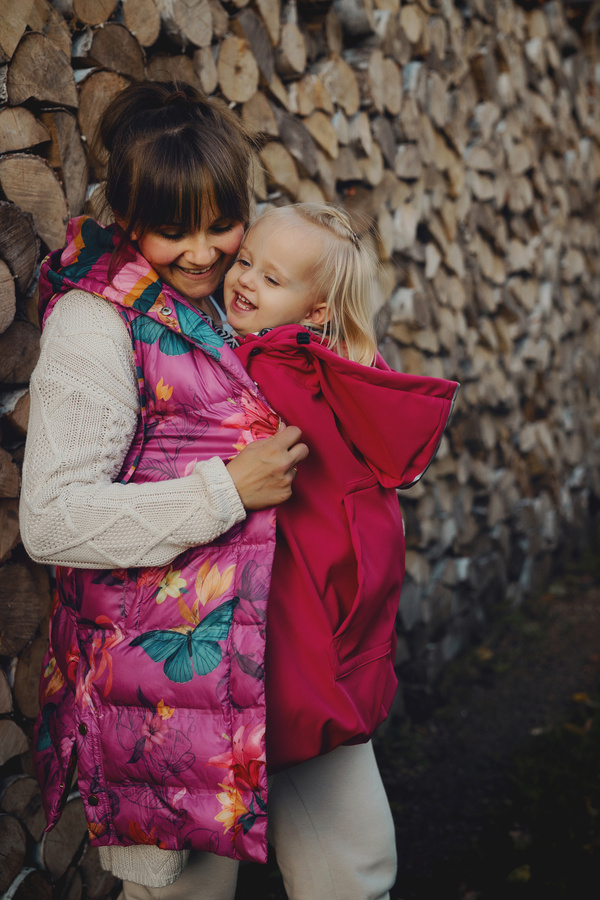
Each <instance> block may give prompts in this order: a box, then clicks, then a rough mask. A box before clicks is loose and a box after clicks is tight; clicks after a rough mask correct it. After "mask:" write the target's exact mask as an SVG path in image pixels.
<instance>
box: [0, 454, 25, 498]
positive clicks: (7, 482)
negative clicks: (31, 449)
mask: <svg viewBox="0 0 600 900" xmlns="http://www.w3.org/2000/svg"><path fill="white" fill-rule="evenodd" d="M20 483H21V478H20V475H19V469H18V466H17V465H16V464H15V463H14V462H13V459H12V457H11V455H10V453H8V452H7V451H6V450H4V448H3V447H0V497H14V498H16V497H18V496H19V487H20Z"/></svg>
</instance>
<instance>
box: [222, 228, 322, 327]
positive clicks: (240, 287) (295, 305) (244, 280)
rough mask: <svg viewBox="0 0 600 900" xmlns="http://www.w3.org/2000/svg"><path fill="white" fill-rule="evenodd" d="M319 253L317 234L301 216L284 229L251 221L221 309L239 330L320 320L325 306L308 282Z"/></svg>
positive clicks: (226, 283) (319, 244)
mask: <svg viewBox="0 0 600 900" xmlns="http://www.w3.org/2000/svg"><path fill="white" fill-rule="evenodd" d="M320 252H321V241H320V240H319V236H318V234H315V231H314V229H307V228H306V227H305V226H304V223H303V222H302V221H301V220H300V219H298V223H297V224H296V223H295V222H292V223H290V224H289V225H288V226H287V227H284V228H281V226H278V227H276V226H275V225H274V224H273V223H272V222H268V221H267V222H260V221H259V222H258V223H257V224H256V225H254V226H253V227H252V228H251V229H250V231H249V232H248V233H247V235H246V237H245V238H244V242H243V244H242V247H241V249H240V252H239V254H238V258H237V259H236V261H235V263H234V265H233V266H232V267H231V269H230V270H229V272H228V273H227V276H226V277H225V291H224V299H225V311H226V313H227V319H228V321H229V323H230V325H232V326H233V328H235V330H236V331H237V332H238V334H240V335H242V336H243V337H245V336H246V335H247V334H252V333H254V334H256V333H258V332H259V331H262V329H263V328H274V327H275V326H276V325H291V324H295V323H300V322H306V323H310V324H314V325H321V324H323V322H322V315H323V310H324V304H323V303H321V302H319V299H318V298H316V297H315V292H314V288H313V285H312V275H313V272H314V269H315V265H316V263H317V261H318V259H319V255H320Z"/></svg>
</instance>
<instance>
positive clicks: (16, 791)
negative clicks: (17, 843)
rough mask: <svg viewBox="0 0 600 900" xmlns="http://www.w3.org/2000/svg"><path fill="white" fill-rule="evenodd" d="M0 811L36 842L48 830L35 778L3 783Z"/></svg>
mask: <svg viewBox="0 0 600 900" xmlns="http://www.w3.org/2000/svg"><path fill="white" fill-rule="evenodd" d="M38 680H39V672H38ZM0 809H2V812H4V813H9V814H10V815H12V816H15V818H16V819H18V820H19V822H20V823H21V825H22V826H23V827H24V828H25V829H26V830H27V831H28V833H29V834H30V835H31V837H32V838H33V840H34V841H39V840H40V839H41V837H42V834H43V833H44V829H45V828H46V814H45V813H44V809H43V806H42V795H41V792H40V789H39V786H38V783H37V781H36V780H35V778H32V777H31V776H30V775H14V776H13V777H12V778H9V779H7V780H6V781H5V782H3V784H2V785H1V786H0Z"/></svg>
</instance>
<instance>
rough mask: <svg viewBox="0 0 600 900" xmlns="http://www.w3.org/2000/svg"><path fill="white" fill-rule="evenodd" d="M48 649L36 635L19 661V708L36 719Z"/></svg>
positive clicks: (44, 640) (16, 689)
mask: <svg viewBox="0 0 600 900" xmlns="http://www.w3.org/2000/svg"><path fill="white" fill-rule="evenodd" d="M47 649H48V639H47V638H45V637H36V638H34V639H33V641H32V642H31V644H30V645H29V646H28V647H26V648H25V650H24V651H23V653H21V655H20V656H19V660H18V662H17V666H16V669H15V680H14V687H13V692H14V697H15V703H16V705H17V707H18V709H19V710H20V711H21V713H22V715H24V716H25V718H27V719H35V718H36V716H37V714H38V712H39V701H38V682H39V680H40V672H41V671H42V662H43V659H44V655H45V653H46V650H47ZM40 836H41V835H40ZM36 840H39V838H36Z"/></svg>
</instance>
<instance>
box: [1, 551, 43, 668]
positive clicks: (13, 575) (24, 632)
mask: <svg viewBox="0 0 600 900" xmlns="http://www.w3.org/2000/svg"><path fill="white" fill-rule="evenodd" d="M46 599H47V598H42V595H41V587H40V585H39V584H38V582H37V581H36V579H35V578H34V576H33V574H32V573H31V572H30V570H29V569H28V568H27V567H26V566H24V565H22V564H21V563H15V564H9V565H6V566H4V568H3V570H2V583H1V584H0V609H2V631H1V632H0V655H2V656H17V655H18V654H19V653H20V652H21V650H23V649H24V648H25V647H26V646H27V645H28V644H29V643H30V642H31V641H32V639H33V636H34V635H35V633H36V631H37V628H38V626H39V624H40V620H41V618H42V609H43V600H44V602H45V601H46Z"/></svg>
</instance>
